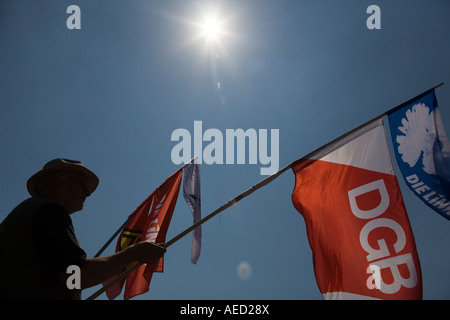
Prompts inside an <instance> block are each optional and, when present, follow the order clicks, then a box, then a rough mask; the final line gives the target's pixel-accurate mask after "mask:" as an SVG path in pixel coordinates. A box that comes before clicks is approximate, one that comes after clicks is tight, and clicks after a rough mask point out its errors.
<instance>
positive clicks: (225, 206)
mask: <svg viewBox="0 0 450 320" xmlns="http://www.w3.org/2000/svg"><path fill="white" fill-rule="evenodd" d="M291 165H292V164H289V165H287V166H286V167H284V168H283V169H281V170H279V171H278V172H277V173H274V174H273V175H270V176H268V177H267V178H265V179H263V180H261V181H260V182H258V183H257V184H255V185H254V186H252V187H251V188H249V189H248V190H246V191H244V192H242V193H241V194H239V195H238V196H236V197H234V198H233V199H231V200H229V201H228V202H227V203H225V204H223V205H222V206H221V207H219V208H218V209H216V210H214V211H213V212H211V213H210V214H208V215H207V216H206V217H204V218H203V219H201V220H199V221H198V222H196V223H194V224H193V225H192V226H190V227H189V228H187V229H186V230H184V231H183V232H181V233H179V234H178V235H176V236H175V237H173V238H172V239H171V240H169V241H167V242H166V243H165V244H164V248H166V249H167V248H168V247H170V246H171V245H172V244H174V243H175V242H177V241H178V240H180V239H181V238H183V237H184V236H185V235H187V234H188V233H190V232H191V231H192V230H194V229H196V228H197V227H199V226H201V225H202V224H203V223H205V222H206V221H208V220H210V219H211V218H213V217H214V216H216V215H218V214H219V213H220V212H222V211H224V210H225V209H228V208H229V207H231V206H232V205H234V204H236V203H237V202H239V201H241V200H242V199H244V198H245V197H247V196H249V195H251V194H252V193H253V192H255V191H256V190H258V189H260V188H262V187H264V186H265V185H267V184H269V183H270V182H272V181H273V180H275V179H276V178H278V177H279V176H280V175H281V174H282V173H283V172H285V171H286V170H288V169H290V168H291ZM142 264H143V263H137V264H135V265H134V266H133V267H131V268H129V269H128V270H126V271H124V272H122V273H121V274H120V275H119V276H118V277H117V278H115V279H114V280H112V281H111V282H109V283H108V284H107V285H105V286H104V287H102V288H100V289H99V290H98V291H97V292H95V293H94V294H92V295H91V296H89V297H88V298H87V299H86V300H94V299H95V298H97V297H98V296H99V295H101V294H102V293H103V292H105V291H106V290H108V289H109V288H111V287H112V286H113V285H114V284H116V283H117V282H119V281H121V280H122V279H124V278H126V277H127V276H128V275H129V274H130V273H132V272H133V271H135V270H136V269H138V268H139V267H140V266H141V265H142Z"/></svg>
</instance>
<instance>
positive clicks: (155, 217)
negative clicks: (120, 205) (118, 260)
mask: <svg viewBox="0 0 450 320" xmlns="http://www.w3.org/2000/svg"><path fill="white" fill-rule="evenodd" d="M182 172H183V170H182V169H179V170H178V171H176V172H175V173H174V174H172V175H171V176H170V177H169V178H168V179H167V180H166V181H165V182H164V183H163V184H161V185H160V186H159V187H158V188H157V189H156V190H155V191H154V192H153V193H152V194H151V195H150V196H148V197H147V199H145V200H144V201H143V202H142V203H141V204H140V205H139V206H138V207H137V208H136V209H135V210H134V211H133V213H131V215H130V217H132V218H131V220H130V222H129V223H128V224H127V225H126V226H125V227H124V229H123V230H122V233H121V234H120V236H119V239H118V241H117V245H116V252H119V251H120V250H123V249H125V248H127V247H129V246H131V245H133V244H135V243H138V242H141V241H150V242H154V243H164V242H165V241H166V233H167V230H168V228H169V224H170V220H171V219H172V214H173V210H174V209H175V205H176V202H177V198H178V193H179V190H180V184H181V178H182ZM130 267H132V265H129V266H128V267H127V268H130ZM163 268H164V258H161V259H160V260H159V262H157V263H155V264H152V265H142V266H140V267H139V268H138V269H136V270H135V271H133V272H132V273H130V274H129V275H128V277H127V278H126V279H123V280H122V281H119V282H118V283H116V284H115V285H114V286H112V287H111V288H109V289H108V290H107V291H106V295H107V296H108V298H109V299H110V300H113V299H115V298H116V297H117V296H118V295H119V294H120V292H121V291H122V288H123V285H124V283H125V280H126V285H125V293H124V300H128V299H130V298H132V297H134V296H137V295H140V294H143V293H145V292H147V291H148V290H149V286H150V281H151V279H152V275H153V272H163ZM114 278H116V276H114V277H113V278H112V279H110V280H108V281H107V282H105V283H104V285H106V284H107V283H109V282H110V281H112V280H113V279H114Z"/></svg>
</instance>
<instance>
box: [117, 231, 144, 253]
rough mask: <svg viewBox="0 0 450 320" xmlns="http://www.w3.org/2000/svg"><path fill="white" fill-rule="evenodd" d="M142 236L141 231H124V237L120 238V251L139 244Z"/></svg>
mask: <svg viewBox="0 0 450 320" xmlns="http://www.w3.org/2000/svg"><path fill="white" fill-rule="evenodd" d="M141 236H142V232H140V231H139V230H131V229H123V232H122V236H121V237H120V248H119V250H123V249H125V248H128V247H129V246H132V245H133V244H135V243H138V242H139V240H140V239H141Z"/></svg>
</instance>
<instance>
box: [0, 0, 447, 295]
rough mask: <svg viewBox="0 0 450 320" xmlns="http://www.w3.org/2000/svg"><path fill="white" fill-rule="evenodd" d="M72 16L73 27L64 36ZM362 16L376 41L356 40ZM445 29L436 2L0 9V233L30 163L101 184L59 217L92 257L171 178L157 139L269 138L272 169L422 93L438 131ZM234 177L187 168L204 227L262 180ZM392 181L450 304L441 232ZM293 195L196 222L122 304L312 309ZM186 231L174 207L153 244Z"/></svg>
mask: <svg viewBox="0 0 450 320" xmlns="http://www.w3.org/2000/svg"><path fill="white" fill-rule="evenodd" d="M73 4H75V5H78V6H79V8H80V9H81V29H80V30H69V29H68V28H67V26H66V20H67V19H68V18H69V16H70V14H67V13H66V9H67V7H68V6H69V5H73ZM372 4H376V5H378V6H379V7H380V9H381V29H379V30H376V29H375V30H369V29H368V28H367V26H366V20H367V18H368V17H369V14H367V13H366V9H367V7H368V6H369V5H372ZM212 12H213V13H212ZM211 15H215V16H216V19H217V20H218V21H219V22H220V23H221V26H220V28H221V30H219V33H218V35H217V39H215V40H214V41H215V42H214V43H211V42H209V43H208V42H207V37H206V36H205V35H204V34H202V28H201V24H202V23H203V22H204V20H205V18H207V17H210V16H211ZM449 15H450V2H448V1H447V0H434V1H425V0H423V1H399V0H395V1H392V0H391V1H381V0H377V1H364V0H358V1H347V0H345V1H301V0H295V1H294V0H292V1H290V0H283V1H275V0H240V1H237V0H236V1H235V0H229V1H189V0H179V1H176V0H167V1H154V0H147V1H144V0H139V1H138V0H128V1H122V0H108V1H106V0H102V1H100V0H89V1H87V0H86V1H77V0H71V1H66V0H40V1H34V0H2V1H1V2H0V148H1V152H2V153H1V157H0V219H1V220H3V219H4V217H5V216H6V215H7V214H8V213H9V212H10V211H11V210H12V209H13V208H14V207H15V206H16V205H17V204H18V203H20V202H21V201H22V200H24V199H26V198H27V197H28V194H27V191H26V186H25V184H26V181H27V179H28V178H29V177H30V176H31V175H32V174H34V173H35V172H37V171H38V170H40V169H41V168H42V166H43V165H44V163H46V162H47V161H49V160H51V159H54V158H58V157H64V158H69V159H76V160H81V161H83V162H84V164H85V165H86V166H87V167H88V168H90V169H91V170H93V171H94V172H95V173H96V174H97V175H98V177H99V178H100V185H99V187H98V189H97V191H96V192H95V193H94V194H93V195H92V196H91V197H90V198H88V199H87V201H86V203H85V209H84V210H83V211H82V212H79V213H76V214H74V215H73V216H72V219H73V222H74V226H75V230H76V234H77V237H78V239H79V242H80V244H81V246H82V247H83V248H84V249H85V251H86V252H87V253H88V255H89V256H93V255H94V254H95V253H96V252H97V251H98V249H99V248H100V247H101V246H102V245H103V244H104V243H105V242H106V240H107V239H108V238H109V237H110V236H111V235H112V234H113V232H114V231H115V230H116V229H117V228H118V227H119V226H120V225H121V224H122V223H123V222H124V221H125V219H126V218H127V216H128V215H129V214H130V213H131V212H132V211H133V210H134V209H135V208H136V207H137V206H138V205H139V204H140V203H141V202H142V201H143V200H144V199H145V198H146V197H147V196H148V195H149V194H150V193H151V192H152V191H153V190H154V189H155V188H156V187H157V186H158V185H160V184H161V183H162V182H163V181H164V180H165V179H166V178H167V177H168V176H169V175H170V174H172V173H173V172H174V171H175V170H177V169H178V168H179V165H175V164H173V162H172V159H171V150H172V148H173V147H174V146H175V145H176V142H173V141H171V134H172V132H173V131H174V130H176V129H178V128H184V129H187V130H188V131H190V132H191V134H192V135H193V130H194V121H202V125H203V131H205V130H207V129H209V128H215V129H218V130H220V131H221V132H222V133H223V134H224V135H225V131H226V129H238V128H242V129H244V130H247V129H249V128H254V129H256V130H257V129H268V130H269V131H270V129H278V130H279V162H280V169H281V168H282V167H284V166H286V165H288V164H290V163H291V162H292V161H294V160H296V159H298V158H300V157H302V156H304V155H306V154H307V153H309V152H311V151H313V150H315V149H317V148H319V147H320V146H322V145H323V144H325V143H327V142H329V141H331V140H333V139H335V138H337V137H338V136H340V135H341V134H344V133H345V132H347V131H349V130H352V129H353V128H355V127H357V126H359V125H361V124H362V123H364V122H366V121H368V120H370V119H372V118H373V117H376V116H378V115H379V114H381V113H383V112H385V111H387V110H388V109H390V108H392V107H395V106H397V105H398V104H400V103H402V102H405V101H406V100H409V99H410V98H412V97H414V96H416V95H418V94H420V93H422V92H423V91H425V90H427V89H429V88H431V87H433V86H435V85H437V84H439V83H441V82H445V83H446V84H445V85H444V86H443V87H440V88H439V89H437V91H436V95H437V99H438V103H439V105H440V109H441V114H442V117H443V122H444V126H445V127H446V129H447V133H449V131H450V63H449V60H448V59H449V57H450V43H449V39H450V16H449ZM218 83H220V85H218ZM205 145H206V143H205V144H204V146H205ZM246 163H247V164H239V165H238V164H234V165H232V164H222V165H218V164H214V165H206V164H202V165H201V179H202V181H201V182H202V205H203V208H202V209H203V216H205V215H207V214H208V213H210V212H212V211H213V210H215V209H216V208H218V207H219V206H221V205H222V204H224V203H225V202H227V201H228V200H230V199H231V198H233V197H235V196H236V195H238V194H240V193H241V192H243V191H245V190H246V189H248V188H249V187H251V186H252V185H254V184H256V183H257V182H259V181H260V180H262V179H263V178H264V176H261V175H260V167H261V164H260V163H258V164H253V165H251V164H248V160H247V162H246ZM394 166H395V168H396V170H397V165H396V164H394ZM397 172H398V171H397ZM398 180H399V183H400V186H401V188H402V192H403V196H404V200H405V205H406V208H407V211H408V214H409V218H410V222H411V225H412V229H413V231H414V235H415V238H416V245H417V248H418V253H419V257H420V261H421V267H422V274H423V287H424V298H425V299H449V298H450V289H449V287H448V284H449V283H450V273H449V272H448V270H449V268H450V251H449V249H448V243H449V242H450V238H449V232H448V230H449V227H450V225H449V221H447V220H445V219H444V218H442V217H441V216H440V215H438V214H437V213H435V212H433V211H432V210H431V209H429V208H428V207H427V206H426V205H425V204H423V203H422V202H421V201H420V199H418V198H416V197H415V196H414V195H413V194H412V193H411V191H409V190H408V189H407V188H406V186H405V184H404V183H403V180H402V179H401V178H399V179H398ZM293 187H294V175H293V173H292V172H291V171H287V172H285V173H284V174H283V175H281V176H280V177H279V178H278V179H277V180H275V181H274V182H272V183H271V184H269V185H267V186H266V187H264V188H263V189H261V190H259V191H257V192H256V193H254V194H253V195H251V196H250V197H248V198H246V199H244V200H242V201H241V202H239V203H238V204H236V205H234V206H233V207H231V208H230V209H228V210H226V211H224V212H223V213H221V214H220V215H218V216H216V217H215V218H214V219H212V220H210V221H208V222H207V223H205V224H204V225H203V247H202V252H201V256H200V258H199V261H198V263H197V265H193V264H191V262H190V251H191V237H190V236H186V237H184V238H183V239H181V240H179V241H178V242H177V243H175V244H174V245H173V246H171V247H170V248H169V249H168V251H167V253H166V260H165V271H164V273H162V274H155V275H154V276H153V280H152V283H151V285H150V291H149V292H148V293H146V294H144V295H142V296H139V297H136V298H135V299H321V298H322V297H321V294H320V292H319V289H318V287H317V285H316V282H315V278H314V272H313V266H312V256H311V249H310V247H309V244H308V240H307V236H306V228H305V223H304V220H303V218H302V216H301V215H300V214H299V213H298V212H297V211H296V210H295V208H294V207H293V205H292V202H291V193H292V190H293ZM191 223H192V216H191V213H190V210H189V208H188V206H187V205H186V203H185V202H184V199H183V198H182V195H181V194H180V197H179V199H178V203H177V206H176V209H175V212H174V215H173V218H172V223H171V226H170V228H169V232H168V234H167V240H169V239H171V238H172V237H174V236H175V235H177V234H178V233H179V232H181V231H183V230H184V229H185V228H187V227H188V226H190V225H191ZM114 243H115V242H114ZM114 247H115V245H111V246H110V247H109V248H108V250H107V252H106V253H112V252H113V251H114ZM239 266H241V267H240V269H241V270H242V269H243V270H244V272H243V273H242V274H239V273H238V269H239ZM242 266H244V267H242ZM242 275H244V276H242ZM98 288H99V287H94V288H92V289H88V290H85V291H84V293H83V298H86V297H88V296H89V295H90V294H91V293H93V292H94V291H96V290H97V289H98ZM105 298H106V297H105V295H102V296H101V297H100V298H99V299H105Z"/></svg>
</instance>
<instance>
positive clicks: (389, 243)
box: [291, 119, 422, 299]
mask: <svg viewBox="0 0 450 320" xmlns="http://www.w3.org/2000/svg"><path fill="white" fill-rule="evenodd" d="M291 168H292V170H293V172H294V174H295V188H294V190H293V193H292V201H293V204H294V207H295V208H296V209H297V210H298V211H299V212H300V213H301V214H302V216H303V218H304V220H305V223H306V228H307V234H308V240H309V244H310V247H311V249H312V252H313V263H314V272H315V277H316V281H317V284H318V287H319V289H320V291H321V293H322V295H323V297H324V299H421V298H422V279H421V270H420V263H419V258H418V254H417V250H416V246H415V240H414V236H413V233H412V230H411V226H410V223H409V220H408V217H407V213H406V209H405V206H404V203H403V199H402V195H401V192H400V188H399V186H398V182H397V179H396V177H395V174H394V171H393V167H392V163H391V159H390V156H389V150H388V146H387V143H386V137H385V132H384V127H383V122H382V120H381V119H377V120H375V121H372V122H369V123H368V124H366V125H364V126H362V127H360V128H358V129H355V130H353V131H352V132H350V133H348V134H346V135H344V136H342V137H340V138H338V139H336V140H335V141H334V142H332V143H330V144H328V145H326V146H324V147H322V148H320V149H318V150H317V152H313V153H311V154H310V155H308V156H307V157H304V158H301V159H299V160H297V161H296V162H294V163H293V164H292V165H291Z"/></svg>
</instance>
